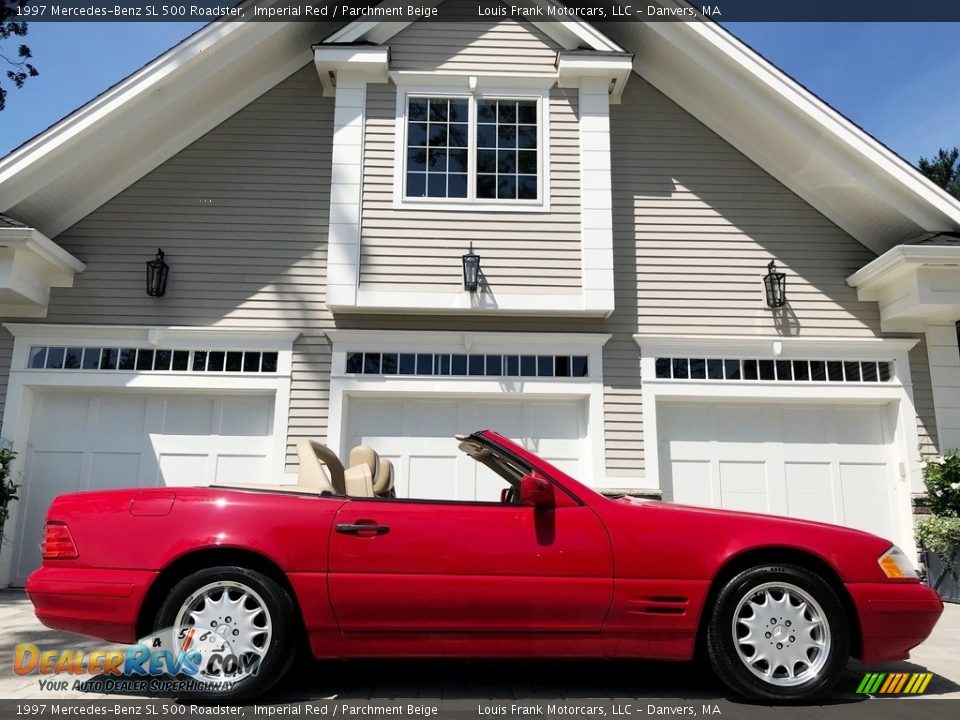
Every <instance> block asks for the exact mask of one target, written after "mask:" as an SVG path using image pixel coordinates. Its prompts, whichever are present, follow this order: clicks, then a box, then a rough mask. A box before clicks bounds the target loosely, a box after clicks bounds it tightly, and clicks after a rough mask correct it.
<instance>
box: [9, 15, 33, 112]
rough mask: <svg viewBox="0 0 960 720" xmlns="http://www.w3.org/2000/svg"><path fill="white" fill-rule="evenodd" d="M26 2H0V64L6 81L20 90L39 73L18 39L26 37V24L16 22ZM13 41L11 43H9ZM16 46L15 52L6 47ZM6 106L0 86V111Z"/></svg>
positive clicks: (31, 54) (30, 55)
mask: <svg viewBox="0 0 960 720" xmlns="http://www.w3.org/2000/svg"><path fill="white" fill-rule="evenodd" d="M26 4H27V0H0V64H3V65H4V69H5V74H6V76H7V80H9V81H10V82H12V83H13V84H14V85H15V86H16V87H18V88H22V87H23V84H24V83H25V82H26V81H27V78H32V77H36V76H37V75H39V74H40V73H39V72H38V71H37V68H36V67H34V65H33V63H32V62H30V60H31V59H32V58H33V53H31V52H30V48H29V47H27V46H26V45H25V44H24V43H22V42H19V38H23V37H26V35H27V23H25V22H22V21H20V20H17V18H18V17H20V16H19V15H18V14H17V8H22V7H24V6H25V5H26ZM11 39H13V43H11V42H9V41H10V40H11ZM10 45H17V47H16V49H15V50H8V49H7V48H8V46H10ZM6 106H7V89H6V88H5V87H3V85H2V84H0V110H3V109H4V108H5V107H6Z"/></svg>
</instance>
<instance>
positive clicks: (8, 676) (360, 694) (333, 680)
mask: <svg viewBox="0 0 960 720" xmlns="http://www.w3.org/2000/svg"><path fill="white" fill-rule="evenodd" d="M958 639H960V605H947V608H946V611H945V612H944V615H943V618H942V619H941V621H940V623H939V624H938V625H937V628H936V629H935V630H934V633H933V635H932V636H931V638H930V639H929V640H927V642H926V643H924V644H923V645H921V646H920V647H919V648H917V649H916V650H915V651H914V653H913V657H912V658H911V659H910V660H909V661H908V662H901V663H886V664H884V665H882V666H864V665H862V664H860V663H857V662H851V663H850V666H849V668H848V672H847V677H845V678H844V680H843V681H842V682H841V683H840V685H839V686H838V690H837V692H836V694H835V695H836V696H835V699H836V700H840V701H842V700H845V699H853V698H855V697H856V696H855V695H854V691H855V690H856V687H857V685H858V684H859V682H860V680H861V678H862V677H863V674H864V673H865V672H932V673H933V674H934V677H933V679H932V680H931V682H930V684H929V685H928V687H927V690H926V692H925V693H924V697H927V698H938V699H940V698H951V699H960V648H958V642H957V641H958ZM19 643H33V644H35V645H37V646H38V647H39V648H40V649H41V650H44V649H53V648H61V649H68V648H69V649H80V648H83V649H94V648H102V647H103V645H102V644H101V643H99V642H98V641H96V640H88V639H83V638H78V637H77V636H75V635H69V634H67V633H60V632H56V631H54V630H49V629H47V628H45V627H43V626H42V625H41V624H40V623H39V622H37V620H36V619H35V618H34V616H33V612H32V608H31V606H30V602H29V601H28V600H27V598H26V596H25V595H24V594H23V592H21V591H17V590H3V591H0V698H2V699H25V698H31V699H57V698H61V699H66V698H76V697H86V698H89V697H90V695H89V694H85V693H79V692H70V691H61V692H58V691H46V690H45V691H42V692H41V691H40V689H39V686H38V679H37V676H35V675H32V676H24V677H21V676H18V675H16V674H15V673H14V671H13V653H14V647H15V646H16V645H17V644H19ZM100 697H102V696H100ZM331 697H336V698H339V699H347V700H349V699H356V700H369V699H373V700H377V699H390V698H418V697H419V698H445V699H457V698H460V699H481V698H501V699H510V698H557V699H561V698H658V699H691V700H697V701H700V700H703V701H707V700H721V699H723V698H724V697H725V692H724V690H723V688H722V687H721V686H720V684H719V683H718V682H717V681H716V680H715V679H714V678H713V676H712V675H711V674H710V672H709V671H708V670H706V669H705V668H703V667H701V666H699V665H697V664H692V663H653V662H636V661H599V662H598V661H589V662H585V661H535V662H533V661H497V662H488V661H449V660H443V661H438V660H416V661H407V660H405V661H350V662H323V663H320V662H313V663H305V664H303V665H302V666H300V667H298V668H296V670H295V672H293V673H292V674H291V676H290V677H288V678H287V679H286V680H285V681H284V682H283V683H282V684H281V685H280V686H279V687H278V688H276V689H275V690H274V691H272V693H271V694H270V696H269V697H267V698H264V700H265V701H267V702H273V703H276V702H297V701H305V700H322V699H326V698H331Z"/></svg>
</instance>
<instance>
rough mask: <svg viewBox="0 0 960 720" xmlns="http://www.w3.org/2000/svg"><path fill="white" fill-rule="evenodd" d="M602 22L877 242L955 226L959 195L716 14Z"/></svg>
mask: <svg viewBox="0 0 960 720" xmlns="http://www.w3.org/2000/svg"><path fill="white" fill-rule="evenodd" d="M666 4H672V5H677V6H686V3H683V2H682V1H680V0H666ZM604 29H605V30H606V31H607V32H608V33H609V34H610V36H611V38H612V39H613V40H614V41H616V42H619V43H620V44H621V45H623V46H624V47H625V48H626V49H627V50H629V51H632V52H634V53H635V57H634V64H633V67H634V70H635V71H636V72H637V73H638V74H640V75H641V76H642V77H643V78H644V79H645V80H647V81H648V82H650V83H651V84H652V85H653V86H654V87H656V88H657V89H658V90H660V91H661V92H663V93H664V94H665V95H667V96H668V97H669V98H671V99H672V100H673V101H674V102H676V103H677V104H679V105H680V106H681V107H683V108H684V109H685V110H687V111H688V112H690V113H691V114H692V115H694V116H695V117H696V118H697V119H699V120H700V121H701V122H703V123H704V124H705V125H707V126H708V127H710V128H711V129H712V130H714V131H715V132H717V133H718V134H719V135H720V136H721V137H723V138H724V139H725V140H727V141H728V142H729V143H730V144H732V145H733V146H734V147H736V148H737V149H738V150H740V151H741V152H743V153H744V154H745V155H746V156H747V157H749V158H750V159H751V160H753V161H754V162H755V163H757V164H758V165H759V166H760V167H762V168H763V169H764V170H766V171H767V172H769V173H770V174H771V175H772V176H773V177H775V178H776V179H777V180H779V181H780V182H782V183H783V184H784V185H786V186H787V187H788V188H790V189H791V190H792V191H793V192H795V193H797V195H799V196H800V197H802V198H803V199H804V200H806V201H807V202H809V203H810V204H811V205H813V206H814V207H815V208H817V209H818V210H819V211H820V212H822V213H823V214H824V215H825V216H827V217H828V218H829V219H830V220H832V221H833V222H835V223H836V224H837V225H838V226H840V227H841V228H843V229H844V230H845V231H847V232H848V233H850V234H851V235H852V236H853V237H855V238H856V239H857V240H859V241H860V242H861V243H863V244H864V245H865V246H866V247H868V248H870V249H871V250H873V251H874V252H876V253H878V254H880V253H883V252H885V251H886V250H888V249H889V248H890V247H891V246H893V245H895V244H897V243H899V242H903V241H904V240H906V239H908V238H910V237H913V236H916V235H917V234H919V233H921V232H924V231H935V230H940V231H943V230H957V229H960V202H958V201H957V200H955V199H954V198H952V197H950V196H949V195H948V194H947V193H946V192H944V191H943V190H942V189H940V188H939V187H937V186H936V185H935V184H934V183H932V182H930V181H929V180H927V179H926V178H925V177H923V175H921V174H920V172H918V171H917V170H916V169H915V168H913V167H912V166H911V165H909V163H907V162H906V161H904V160H903V159H902V158H900V157H898V156H897V155H896V154H895V153H893V152H892V151H891V150H889V149H888V148H886V147H885V146H884V145H883V144H881V143H880V142H879V141H877V140H876V139H874V138H873V137H871V136H870V135H869V134H867V133H866V132H865V131H863V130H861V129H860V128H858V127H857V126H855V125H854V124H853V123H852V122H851V121H849V120H848V119H846V118H844V117H843V116H842V115H840V114H839V113H838V112H836V111H835V110H833V109H832V108H831V107H829V106H828V105H827V104H826V103H824V102H823V101H822V100H820V99H819V98H817V97H816V96H814V95H813V94H812V93H810V92H809V91H808V90H806V89H805V88H803V87H802V86H801V85H799V84H798V83H796V82H794V81H793V80H792V79H790V78H789V77H788V76H787V75H785V74H784V73H783V72H781V71H780V70H778V69H777V68H776V67H774V66H773V65H772V64H770V63H769V62H768V61H766V60H765V59H764V58H762V57H761V56H760V55H758V54H757V53H755V52H754V51H753V50H751V49H750V48H749V47H747V46H746V45H745V44H744V43H742V42H740V41H739V40H737V39H736V38H735V37H734V36H732V35H731V34H729V33H728V32H726V31H725V30H723V29H722V28H721V27H719V26H717V25H716V24H715V23H713V22H709V21H705V22H654V23H640V22H625V23H607V24H605V25H604Z"/></svg>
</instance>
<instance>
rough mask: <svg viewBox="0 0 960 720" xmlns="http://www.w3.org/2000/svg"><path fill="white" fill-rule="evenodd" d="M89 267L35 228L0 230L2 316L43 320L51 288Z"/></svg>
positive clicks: (63, 284) (65, 284)
mask: <svg viewBox="0 0 960 720" xmlns="http://www.w3.org/2000/svg"><path fill="white" fill-rule="evenodd" d="M85 268H86V266H85V265H84V264H83V263H82V262H80V261H79V260H78V259H77V258H75V257H74V256H73V255H71V254H70V253H68V252H67V251H66V250H64V249H63V248H62V247H60V246H59V245H57V244H56V243H55V242H53V241H52V240H50V239H49V238H48V237H46V236H45V235H44V234H43V233H41V232H39V231H38V230H36V229H35V228H29V227H0V315H5V316H7V317H44V316H46V314H47V303H48V301H49V299H50V288H53V287H71V286H73V278H74V276H75V275H76V274H77V273H81V272H83V271H84V269H85Z"/></svg>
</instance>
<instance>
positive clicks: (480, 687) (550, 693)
mask: <svg viewBox="0 0 960 720" xmlns="http://www.w3.org/2000/svg"><path fill="white" fill-rule="evenodd" d="M867 672H888V673H890V672H918V673H919V672H928V670H927V669H926V668H924V667H922V666H920V665H916V664H914V663H909V662H899V663H890V664H888V665H885V666H883V667H875V666H865V665H863V664H861V663H859V662H857V661H851V663H850V664H849V665H848V667H847V671H846V673H845V674H844V676H843V678H842V679H841V681H840V682H839V683H838V684H837V688H836V689H835V690H834V692H833V693H832V694H831V696H830V698H829V699H827V700H826V701H821V702H820V703H818V704H846V703H855V702H861V701H863V700H866V699H868V696H866V695H862V694H861V695H858V694H857V693H856V689H857V687H858V686H859V684H860V681H861V680H862V679H863V676H864V673H867ZM958 690H960V686H958V685H957V683H955V682H953V681H952V680H949V679H947V678H945V677H943V676H940V675H937V674H934V676H933V679H932V680H931V682H930V684H929V685H928V686H927V689H926V691H925V692H924V694H923V696H924V697H927V698H931V697H937V696H938V695H943V694H948V693H956V692H957V691H958ZM328 698H336V699H339V700H387V699H391V698H441V699H449V700H471V699H485V698H502V699H511V698H518V699H519V698H524V699H526V698H544V699H547V698H556V699H568V698H569V699H576V698H613V699H616V698H651V699H654V698H656V699H681V700H728V701H732V702H736V703H742V702H743V701H742V700H739V699H737V698H734V697H732V696H730V695H729V693H728V692H727V691H726V689H725V688H724V687H723V685H721V684H720V682H719V681H718V680H717V679H716V677H714V675H713V673H712V672H711V671H710V670H709V669H708V668H707V667H706V666H705V664H703V663H701V662H689V663H679V662H678V663H671V662H650V661H634V660H606V661H598V660H403V661H400V660H349V661H307V662H303V663H301V664H299V665H298V666H296V667H295V668H294V669H293V670H292V671H291V673H290V675H289V676H288V677H287V678H285V679H284V681H283V682H282V683H280V685H278V686H277V687H276V688H274V689H273V690H272V691H271V692H270V693H269V694H268V695H267V696H265V697H263V698H261V700H260V702H261V703H268V704H270V703H290V702H294V703H295V702H304V701H310V700H321V699H328Z"/></svg>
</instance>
